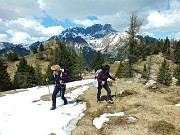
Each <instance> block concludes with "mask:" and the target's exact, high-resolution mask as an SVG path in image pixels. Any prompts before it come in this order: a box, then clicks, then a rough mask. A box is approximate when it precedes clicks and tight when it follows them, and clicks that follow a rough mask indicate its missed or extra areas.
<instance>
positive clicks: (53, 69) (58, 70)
mask: <svg viewBox="0 0 180 135" xmlns="http://www.w3.org/2000/svg"><path fill="white" fill-rule="evenodd" d="M60 69H61V67H60V66H59V65H53V66H52V67H51V70H52V71H53V72H54V73H55V74H59V72H60Z"/></svg>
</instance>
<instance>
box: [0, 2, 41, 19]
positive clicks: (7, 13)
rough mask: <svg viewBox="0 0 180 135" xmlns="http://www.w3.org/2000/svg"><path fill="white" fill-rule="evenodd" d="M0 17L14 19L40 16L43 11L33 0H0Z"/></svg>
mask: <svg viewBox="0 0 180 135" xmlns="http://www.w3.org/2000/svg"><path fill="white" fill-rule="evenodd" d="M0 3H1V5H0V13H1V14H0V18H1V19H5V20H14V19H17V18H23V17H32V16H36V17H42V16H44V12H43V11H42V10H41V9H40V8H39V4H38V3H37V2H36V1H34V0H0Z"/></svg>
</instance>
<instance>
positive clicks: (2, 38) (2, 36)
mask: <svg viewBox="0 0 180 135" xmlns="http://www.w3.org/2000/svg"><path fill="white" fill-rule="evenodd" d="M7 38H8V36H7V35H6V34H0V42H6V41H7Z"/></svg>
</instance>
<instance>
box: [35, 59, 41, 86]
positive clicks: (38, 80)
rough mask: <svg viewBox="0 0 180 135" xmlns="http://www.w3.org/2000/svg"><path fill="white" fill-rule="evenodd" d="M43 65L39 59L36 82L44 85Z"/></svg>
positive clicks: (36, 68) (36, 62) (36, 67)
mask: <svg viewBox="0 0 180 135" xmlns="http://www.w3.org/2000/svg"><path fill="white" fill-rule="evenodd" d="M41 66H42V65H40V63H39V61H35V76H36V84H37V85H38V86H39V85H42V67H41Z"/></svg>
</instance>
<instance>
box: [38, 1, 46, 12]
mask: <svg viewBox="0 0 180 135" xmlns="http://www.w3.org/2000/svg"><path fill="white" fill-rule="evenodd" d="M37 3H38V4H39V7H40V8H41V9H42V10H45V6H46V4H45V3H44V0H37Z"/></svg>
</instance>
